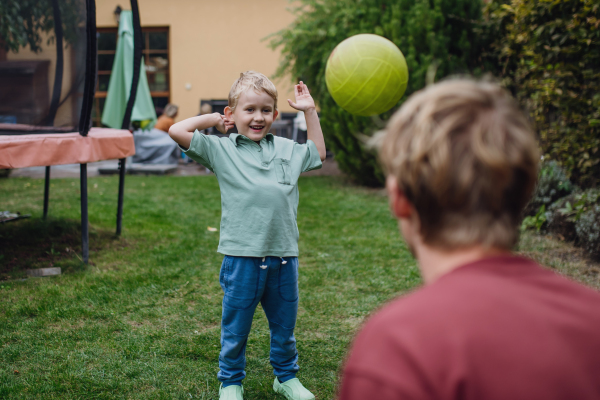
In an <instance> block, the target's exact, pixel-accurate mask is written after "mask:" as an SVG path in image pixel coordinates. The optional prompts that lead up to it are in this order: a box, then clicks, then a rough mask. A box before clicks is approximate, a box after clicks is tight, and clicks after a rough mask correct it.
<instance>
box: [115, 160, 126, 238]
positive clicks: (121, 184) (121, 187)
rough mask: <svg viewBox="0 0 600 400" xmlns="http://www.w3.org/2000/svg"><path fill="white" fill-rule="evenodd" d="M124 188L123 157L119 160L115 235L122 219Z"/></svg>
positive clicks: (119, 231)
mask: <svg viewBox="0 0 600 400" xmlns="http://www.w3.org/2000/svg"><path fill="white" fill-rule="evenodd" d="M124 190H125V159H124V158H121V159H120V160H119V200H118V203H117V236H119V235H120V234H121V226H122V223H121V221H122V220H123V192H124Z"/></svg>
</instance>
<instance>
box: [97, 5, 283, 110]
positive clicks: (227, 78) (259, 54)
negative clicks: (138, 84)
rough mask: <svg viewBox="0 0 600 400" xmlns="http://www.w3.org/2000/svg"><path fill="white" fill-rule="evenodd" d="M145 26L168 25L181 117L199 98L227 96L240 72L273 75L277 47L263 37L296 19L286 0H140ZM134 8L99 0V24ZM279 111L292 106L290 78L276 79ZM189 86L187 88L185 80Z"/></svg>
mask: <svg viewBox="0 0 600 400" xmlns="http://www.w3.org/2000/svg"><path fill="white" fill-rule="evenodd" d="M138 4H139V8H140V20H141V25H142V27H152V26H168V27H169V36H170V43H169V46H170V64H171V66H170V87H171V102H172V103H175V104H177V105H179V107H180V108H179V115H178V116H177V120H181V119H184V118H188V117H191V116H194V115H196V114H198V112H199V110H200V99H206V100H209V99H226V98H227V94H228V93H229V89H230V87H231V84H232V83H233V81H234V80H235V79H237V78H238V77H239V74H240V72H242V71H246V70H255V71H259V72H262V73H263V74H265V75H267V76H269V77H271V76H272V75H273V73H274V72H275V70H276V69H277V66H278V65H279V61H280V54H279V52H276V51H273V50H271V49H270V48H269V47H268V41H262V39H263V38H265V37H266V36H268V35H269V34H271V33H273V32H276V31H278V30H280V29H282V28H284V27H286V26H287V25H289V24H290V23H291V22H292V21H293V15H292V14H291V13H290V12H289V11H288V10H287V7H289V6H290V3H288V2H287V1H286V0H250V1H249V0H220V1H207V0H138ZM117 5H120V6H121V7H122V8H123V9H125V10H127V9H130V5H129V1H126V0H96V24H97V26H98V27H99V28H107V27H116V26H117V24H116V22H115V18H114V14H113V12H114V10H115V8H116V7H117ZM274 83H275V84H276V86H277V89H278V92H279V102H278V107H279V110H280V111H283V112H289V111H295V110H293V109H292V108H291V107H290V106H289V105H288V103H287V101H286V99H287V98H291V99H292V100H293V84H292V83H291V81H290V79H287V78H286V79H281V80H277V81H275V82H274ZM187 84H190V85H191V89H190V90H187V89H186V85H187Z"/></svg>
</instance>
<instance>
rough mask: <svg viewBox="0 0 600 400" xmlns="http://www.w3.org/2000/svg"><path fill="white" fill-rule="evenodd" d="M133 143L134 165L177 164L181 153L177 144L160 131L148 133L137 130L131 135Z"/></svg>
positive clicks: (154, 130) (155, 130)
mask: <svg viewBox="0 0 600 400" xmlns="http://www.w3.org/2000/svg"><path fill="white" fill-rule="evenodd" d="M133 140H134V141H135V156H133V159H132V160H131V161H132V162H134V163H143V164H175V165H176V164H177V161H178V160H179V157H180V155H181V152H180V150H179V146H177V143H175V142H174V141H173V139H171V138H170V137H169V135H168V134H167V132H164V131H161V130H160V129H151V130H149V131H142V130H138V131H135V132H134V133H133Z"/></svg>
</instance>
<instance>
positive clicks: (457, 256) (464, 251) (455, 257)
mask: <svg viewBox="0 0 600 400" xmlns="http://www.w3.org/2000/svg"><path fill="white" fill-rule="evenodd" d="M414 250H415V256H416V258H417V260H418V261H419V269H420V270H421V276H422V277H423V280H424V281H425V284H427V285H428V284H431V283H433V282H435V281H436V280H437V279H439V278H440V277H441V276H443V275H445V274H447V273H449V272H451V271H453V270H455V269H456V268H459V267H461V266H463V265H466V264H469V263H472V262H475V261H479V260H482V259H484V258H488V257H494V256H500V255H508V254H510V251H508V250H505V249H501V248H496V247H492V248H490V247H483V246H480V245H475V246H470V247H467V248H460V249H455V250H445V249H439V248H435V247H431V246H429V245H427V244H424V243H422V242H421V243H419V245H417V246H415V249H414Z"/></svg>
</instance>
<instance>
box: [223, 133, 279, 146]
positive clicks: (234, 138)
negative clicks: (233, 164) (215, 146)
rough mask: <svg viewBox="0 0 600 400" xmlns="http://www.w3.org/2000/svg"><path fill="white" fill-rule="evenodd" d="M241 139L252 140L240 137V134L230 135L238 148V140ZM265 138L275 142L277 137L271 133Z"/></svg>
mask: <svg viewBox="0 0 600 400" xmlns="http://www.w3.org/2000/svg"><path fill="white" fill-rule="evenodd" d="M240 137H242V138H246V139H248V140H250V139H249V138H248V137H246V136H244V135H240V134H239V133H232V134H230V135H229V139H231V141H232V142H233V144H235V145H236V146H237V145H238V140H239V138H240ZM264 138H265V139H267V140H269V141H271V142H272V141H274V140H275V136H273V134H272V133H271V132H269V133H267V135H266V136H265V137H264Z"/></svg>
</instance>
